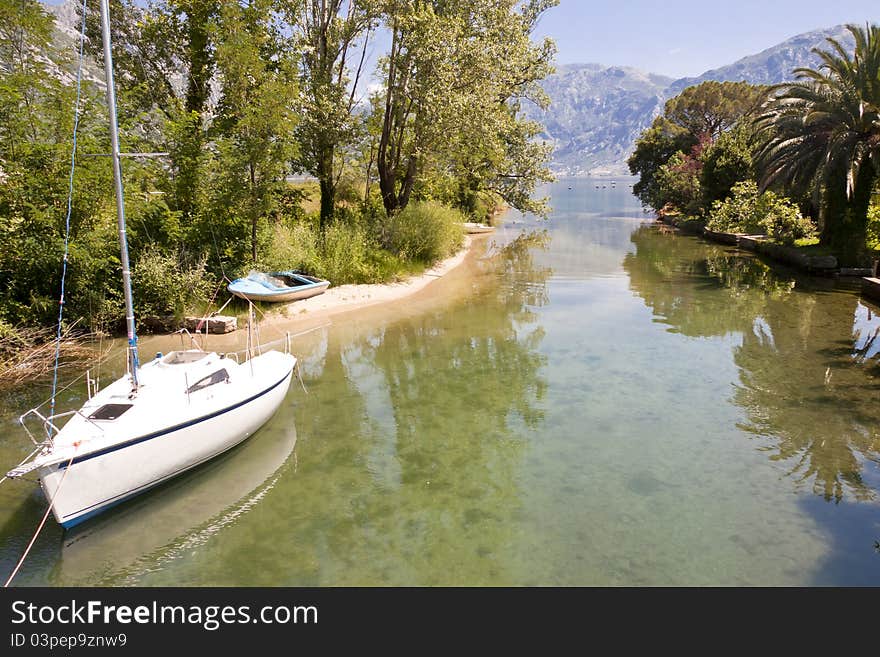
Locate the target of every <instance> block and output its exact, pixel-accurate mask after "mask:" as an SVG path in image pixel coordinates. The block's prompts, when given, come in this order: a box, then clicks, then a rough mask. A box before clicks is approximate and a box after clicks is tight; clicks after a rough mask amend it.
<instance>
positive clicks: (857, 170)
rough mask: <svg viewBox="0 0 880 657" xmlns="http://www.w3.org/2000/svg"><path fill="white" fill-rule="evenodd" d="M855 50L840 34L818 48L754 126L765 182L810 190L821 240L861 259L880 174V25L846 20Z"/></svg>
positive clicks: (766, 184) (843, 252)
mask: <svg viewBox="0 0 880 657" xmlns="http://www.w3.org/2000/svg"><path fill="white" fill-rule="evenodd" d="M847 29H848V30H849V32H850V33H851V34H852V35H853V37H854V39H855V50H854V52H853V53H852V55H850V53H848V52H847V51H846V49H845V48H843V46H841V45H840V43H838V42H837V41H835V40H834V39H830V38H829V39H828V43H829V46H830V49H829V50H822V49H818V48H817V49H815V50H814V52H815V53H816V54H817V55H818V56H819V57H820V58H821V60H822V65H821V66H820V67H819V69H818V70H814V69H809V68H800V69H797V70H796V73H797V75H798V77H799V78H800V79H799V80H798V81H797V82H794V83H791V84H786V85H782V86H780V87H778V88H777V91H776V94H775V96H774V97H773V98H772V99H771V100H770V102H769V103H768V105H767V107H766V108H765V111H764V112H763V113H762V114H761V115H760V116H759V117H758V118H757V120H756V125H757V128H758V130H759V131H760V132H761V133H762V136H763V144H762V147H761V149H760V151H759V154H758V167H759V171H760V174H761V184H762V186H763V187H769V186H774V185H782V186H784V187H785V188H786V189H788V190H793V191H795V192H799V191H802V190H804V189H812V190H813V191H814V194H815V195H816V196H817V197H818V198H819V199H820V207H821V224H822V234H821V241H822V242H823V243H825V244H829V245H831V246H833V247H835V248H836V249H838V250H839V251H840V252H841V253H842V254H849V255H850V256H851V257H858V254H859V253H861V252H863V251H864V249H865V238H866V224H867V214H868V206H869V205H870V202H871V192H872V189H873V187H874V184H875V181H876V180H877V177H878V175H880V26H878V25H867V26H865V27H864V28H862V27H858V26H856V25H848V26H847Z"/></svg>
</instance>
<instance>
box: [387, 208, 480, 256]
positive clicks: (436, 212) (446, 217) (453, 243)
mask: <svg viewBox="0 0 880 657" xmlns="http://www.w3.org/2000/svg"><path fill="white" fill-rule="evenodd" d="M462 221H464V217H463V216H462V214H461V213H460V212H458V211H457V210H453V209H451V208H447V207H444V206H442V205H440V204H438V203H431V202H424V203H412V204H410V205H408V206H407V207H406V208H404V209H403V210H401V211H400V212H398V213H397V214H395V215H393V216H392V217H391V218H390V219H389V220H388V223H387V226H386V229H385V235H384V242H385V244H386V245H387V246H388V248H389V249H390V250H391V251H392V252H394V253H397V254H398V255H399V256H400V257H401V258H403V259H404V260H409V261H419V262H423V263H428V264H430V263H433V262H435V261H437V260H440V259H441V258H445V257H446V256H448V255H450V254H451V253H453V252H455V251H456V250H457V249H458V248H459V247H460V246H461V244H462V241H463V239H464V232H463V230H462V227H461V223H462Z"/></svg>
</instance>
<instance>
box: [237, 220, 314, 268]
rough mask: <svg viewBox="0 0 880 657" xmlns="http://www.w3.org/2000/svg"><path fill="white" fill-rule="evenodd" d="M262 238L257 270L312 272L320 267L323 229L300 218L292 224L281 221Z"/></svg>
mask: <svg viewBox="0 0 880 657" xmlns="http://www.w3.org/2000/svg"><path fill="white" fill-rule="evenodd" d="M261 237H262V239H261V240H260V248H259V249H258V250H257V253H258V254H259V262H258V263H257V265H256V266H255V267H254V269H258V270H260V271H283V270H286V269H301V270H303V271H307V272H311V271H314V270H316V269H317V268H318V263H319V262H320V253H319V246H320V244H319V243H320V239H319V238H320V232H319V231H318V228H317V227H315V226H312V225H311V224H309V223H306V222H300V221H298V222H296V223H294V224H293V225H285V224H281V223H279V224H275V225H273V226H270V227H269V228H267V229H266V230H264V231H263V235H262V236H261ZM250 268H251V267H246V268H245V269H248V270H249V269H250ZM242 273H246V272H242Z"/></svg>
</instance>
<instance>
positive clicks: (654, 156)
mask: <svg viewBox="0 0 880 657" xmlns="http://www.w3.org/2000/svg"><path fill="white" fill-rule="evenodd" d="M767 93H768V89H767V87H762V86H756V85H751V84H748V83H746V82H714V81H708V82H703V83H701V84H698V85H695V86H693V87H688V88H687V89H685V90H684V91H682V92H681V93H680V94H679V95H678V96H676V97H675V98H671V99H670V100H668V101H667V102H666V106H665V110H664V113H663V115H662V116H659V117H657V118H656V119H655V120H654V123H653V124H652V125H651V127H650V128H648V129H647V130H645V131H644V132H643V133H642V134H641V135H640V136H639V139H638V140H637V141H636V148H635V151H634V152H633V154H632V156H630V158H629V160H628V161H627V164H628V165H629V170H630V172H631V173H632V174H633V175H637V176H639V181H638V182H637V183H636V184H635V185H634V186H633V193H635V195H636V196H638V197H639V199H641V201H642V202H643V203H645V204H646V205H649V206H651V207H653V208H654V209H656V210H659V209H660V208H662V207H664V206H665V205H666V204H667V203H672V204H673V205H676V206H677V207H679V208H681V209H682V210H685V211H687V212H690V213H693V214H696V213H699V212H703V211H705V210H708V208H709V207H710V206H711V203H712V201H715V200H720V199H723V198H724V197H726V196H727V194H728V193H729V191H730V188H731V187H732V186H733V184H734V183H736V182H738V181H739V180H743V179H744V177H743V174H744V172H747V171H748V169H749V168H750V161H751V157H750V154H749V153H748V151H749V149H750V146H749V145H748V143H747V142H748V138H747V137H746V134H747V132H748V131H747V130H746V129H745V128H744V126H745V125H746V124H747V123H748V121H749V120H750V118H751V116H752V115H753V114H754V112H755V111H756V110H757V109H758V107H759V106H760V103H761V101H762V100H763V99H764V98H766V96H767ZM735 126H737V130H735V131H734V132H735V133H736V134H735V136H728V135H727V134H726V133H727V132H728V131H730V130H731V129H733V128H734V127H735ZM716 143H717V144H716ZM716 145H717V147H715V146H716ZM695 147H697V148H698V150H697V151H694V150H693V149H694V148H695ZM677 153H681V154H683V157H684V160H682V159H681V158H679V159H678V160H677V161H676V162H672V163H671V162H670V160H671V159H672V158H673V156H675V155H676V154H677ZM686 160H690V161H686ZM746 160H748V161H749V166H746V167H745V168H744V169H741V168H739V167H740V165H743V164H744V163H745V162H746ZM667 165H668V166H667ZM706 165H708V166H706ZM664 167H666V169H665V170H663V168H664ZM661 171H662V172H661ZM678 174H681V175H682V180H680V181H675V180H672V179H671V178H672V177H674V176H675V175H678ZM694 174H696V175H697V177H698V180H697V181H696V184H695V181H694V179H693V176H694ZM698 188H699V189H698Z"/></svg>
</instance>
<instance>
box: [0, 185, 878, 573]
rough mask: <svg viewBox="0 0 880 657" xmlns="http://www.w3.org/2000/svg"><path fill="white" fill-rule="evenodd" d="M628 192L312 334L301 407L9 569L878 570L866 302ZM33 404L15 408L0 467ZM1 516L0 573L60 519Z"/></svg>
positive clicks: (12, 493) (304, 350)
mask: <svg viewBox="0 0 880 657" xmlns="http://www.w3.org/2000/svg"><path fill="white" fill-rule="evenodd" d="M629 182H631V181H620V182H619V183H618V186H617V189H610V188H606V189H601V188H600V189H596V188H595V181H590V180H576V181H562V182H560V183H558V184H556V185H555V186H553V187H551V189H550V194H551V196H552V201H553V205H554V207H555V210H554V212H553V214H552V216H551V218H550V220H549V221H548V222H546V223H541V222H539V221H537V220H534V219H531V218H524V217H520V216H518V215H510V216H509V217H508V218H507V223H506V224H505V226H504V227H503V228H502V229H501V230H499V231H498V232H497V233H496V234H495V235H494V236H493V237H492V238H491V239H490V240H489V241H487V242H486V243H485V245H484V246H480V247H478V248H479V249H484V251H485V252H481V254H480V255H481V257H480V259H479V261H478V262H477V263H476V264H475V265H474V266H473V267H472V268H471V270H470V271H469V272H468V279H467V284H466V285H465V286H464V287H465V289H464V290H459V291H458V292H456V293H449V294H444V295H443V300H442V301H441V302H428V301H425V300H422V301H418V300H408V301H405V302H402V303H400V304H398V305H396V306H391V307H385V308H384V309H383V310H382V311H380V312H374V313H361V314H359V315H354V316H352V317H349V318H347V319H346V318H342V319H338V320H334V322H333V324H332V325H331V326H329V327H325V328H323V329H321V330H318V331H315V332H312V333H310V334H308V335H305V336H302V337H301V338H299V339H298V340H297V342H296V345H295V346H296V351H297V352H298V354H299V355H300V357H301V359H302V361H303V366H304V367H303V373H304V379H305V383H306V385H307V387H308V390H309V394H304V393H303V391H302V389H300V388H298V387H292V388H291V391H290V394H289V396H288V399H287V400H286V403H285V405H284V407H283V408H282V409H281V410H280V412H279V413H278V415H277V416H276V417H275V418H273V420H272V421H271V422H270V423H269V424H268V425H267V426H266V427H265V428H264V429H263V430H262V431H261V432H260V433H259V434H257V435H256V436H255V437H254V438H253V439H251V440H250V441H248V442H247V443H246V444H244V445H243V446H241V447H240V448H237V449H236V450H233V451H232V452H231V453H229V454H227V455H225V456H223V457H222V458H221V459H219V460H218V461H215V462H213V463H211V464H209V465H208V466H207V467H204V468H202V469H200V470H198V471H196V472H193V473H190V474H188V475H186V476H184V477H182V478H180V479H178V480H177V481H175V482H173V483H172V484H171V485H170V486H166V487H163V488H161V489H159V490H157V491H155V492H153V493H150V494H148V495H146V496H143V497H141V498H140V499H138V500H136V501H134V502H133V503H131V504H129V505H126V506H123V507H121V508H120V509H118V510H116V511H113V512H111V513H109V514H106V515H105V516H104V517H103V518H99V519H97V521H96V522H93V523H89V524H87V525H86V526H85V527H83V529H82V530H80V531H77V532H73V533H69V534H67V535H65V534H63V533H62V532H61V530H60V529H59V528H58V527H57V526H56V525H54V524H49V525H47V528H46V530H44V532H43V534H42V535H41V537H40V539H39V541H38V543H37V545H36V547H35V550H34V552H33V554H32V557H31V558H30V559H29V561H28V563H27V564H26V566H25V568H24V569H23V570H22V572H21V574H20V575H19V578H18V579H17V583H18V584H22V585H25V584H48V585H67V584H110V585H258V586H263V585H265V586H273V585H292V586H313V585H317V586H332V585H437V584H450V585H452V584H464V585H503V584H512V585H538V584H549V585H708V584H720V585H819V584H855V585H878V584H880V553H878V551H877V549H876V548H875V541H877V540H880V504H878V494H880V467H878V463H880V439H878V431H880V404H878V401H880V379H878V375H880V367H878V366H880V356H878V353H880V342H877V341H875V338H876V336H877V335H878V334H880V318H878V317H877V316H876V315H875V314H874V313H875V310H876V309H875V308H874V307H873V306H870V305H869V304H867V303H866V302H864V301H861V300H860V299H859V296H858V294H857V291H856V290H855V289H848V288H846V287H845V286H844V287H841V286H840V285H838V286H837V287H835V284H834V283H833V282H832V281H828V280H817V279H805V278H796V277H795V276H794V275H787V274H785V273H779V272H777V273H774V272H772V271H771V270H770V269H768V267H767V266H766V265H765V264H763V263H762V262H761V261H760V260H757V259H755V258H753V257H751V256H749V255H746V254H740V253H737V252H736V250H735V249H733V248H728V247H721V246H713V245H709V244H706V243H703V242H701V241H699V240H697V239H695V238H690V237H684V236H679V235H673V234H669V233H667V232H665V231H663V230H662V229H660V228H658V227H657V226H655V225H654V224H653V222H651V221H650V219H649V217H648V216H647V215H645V214H643V213H642V211H641V209H640V207H639V205H638V203H637V202H636V200H635V199H634V198H633V197H632V196H631V195H630V194H629V191H628V184H627V183H629ZM569 187H571V189H569ZM442 284H444V282H443V281H441V282H440V283H439V285H442ZM45 392H46V388H45V386H32V387H30V388H28V389H25V390H19V391H17V392H15V393H7V394H6V395H5V396H3V397H2V415H0V421H2V428H3V434H2V442H0V458H2V463H3V464H8V465H13V464H14V463H15V462H17V461H18V460H19V459H20V458H21V457H23V456H24V455H25V454H26V453H27V442H26V438H25V437H24V436H23V434H21V433H20V432H19V431H18V430H17V429H16V428H15V426H14V417H13V416H15V415H17V414H18V413H19V412H21V411H22V410H24V409H25V408H27V407H28V404H29V403H33V402H35V401H38V400H39V399H40V398H41V397H43V396H45ZM77 394H78V393H76V392H74V393H70V394H69V395H68V397H69V398H70V399H69V400H68V401H70V402H73V403H74V405H75V403H76V401H77V400H76V395H77ZM80 394H81V393H80ZM0 504H2V509H0V545H2V547H0V568H2V571H3V572H4V573H7V572H9V571H10V570H11V568H12V566H13V564H14V563H15V560H16V559H17V558H18V556H19V555H20V553H21V551H22V549H23V548H24V546H25V544H26V542H27V540H28V539H29V538H30V535H31V533H32V532H33V530H34V528H35V527H36V525H37V523H38V522H39V519H40V517H41V512H42V510H43V509H44V508H45V506H44V501H43V500H42V497H41V495H40V493H39V492H38V491H37V490H36V488H35V487H34V486H31V485H29V484H27V483H21V482H7V483H5V484H3V486H0Z"/></svg>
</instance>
